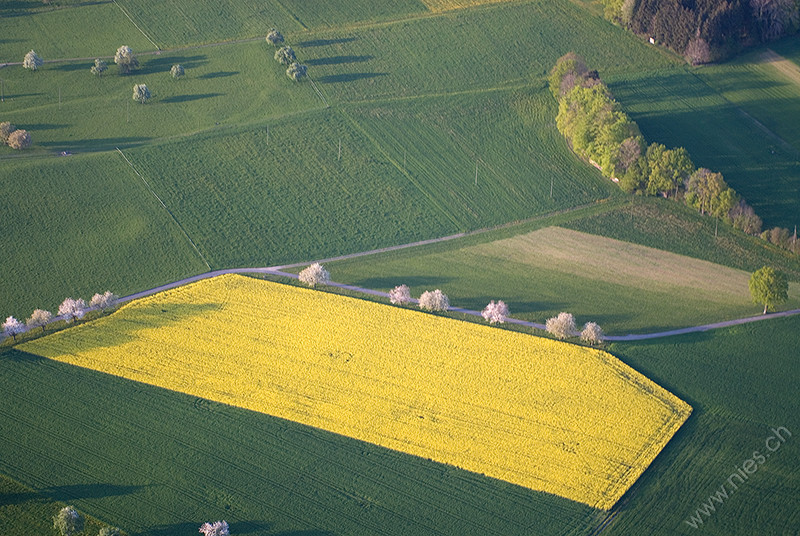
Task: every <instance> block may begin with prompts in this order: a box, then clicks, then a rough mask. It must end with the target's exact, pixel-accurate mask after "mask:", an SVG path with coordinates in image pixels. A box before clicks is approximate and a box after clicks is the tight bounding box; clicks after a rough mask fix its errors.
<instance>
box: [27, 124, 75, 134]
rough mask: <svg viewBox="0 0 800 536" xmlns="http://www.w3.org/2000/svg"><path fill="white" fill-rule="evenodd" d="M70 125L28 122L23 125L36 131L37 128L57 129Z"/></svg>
mask: <svg viewBox="0 0 800 536" xmlns="http://www.w3.org/2000/svg"><path fill="white" fill-rule="evenodd" d="M69 126H71V125H56V124H55V123H29V124H27V125H25V128H26V129H27V130H30V131H33V132H37V131H39V130H57V129H59V128H66V127H69Z"/></svg>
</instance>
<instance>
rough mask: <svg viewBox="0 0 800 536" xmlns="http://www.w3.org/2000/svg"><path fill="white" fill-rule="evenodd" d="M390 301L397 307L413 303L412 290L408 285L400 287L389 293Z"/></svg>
mask: <svg viewBox="0 0 800 536" xmlns="http://www.w3.org/2000/svg"><path fill="white" fill-rule="evenodd" d="M389 301H390V302H392V303H394V304H395V305H403V304H404V303H409V302H410V301H411V289H409V288H408V285H398V286H396V287H394V288H393V289H392V290H390V291H389Z"/></svg>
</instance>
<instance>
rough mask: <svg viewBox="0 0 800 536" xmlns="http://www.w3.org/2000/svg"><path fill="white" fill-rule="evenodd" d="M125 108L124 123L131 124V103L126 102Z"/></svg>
mask: <svg viewBox="0 0 800 536" xmlns="http://www.w3.org/2000/svg"><path fill="white" fill-rule="evenodd" d="M126 103H127V106H126V107H125V122H126V123H130V122H131V101H126Z"/></svg>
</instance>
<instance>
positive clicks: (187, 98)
mask: <svg viewBox="0 0 800 536" xmlns="http://www.w3.org/2000/svg"><path fill="white" fill-rule="evenodd" d="M223 95H225V94H224V93H200V94H196V95H176V96H174V97H167V98H165V99H161V102H165V103H167V104H171V103H175V102H191V101H196V100H203V99H210V98H213V97H221V96H223Z"/></svg>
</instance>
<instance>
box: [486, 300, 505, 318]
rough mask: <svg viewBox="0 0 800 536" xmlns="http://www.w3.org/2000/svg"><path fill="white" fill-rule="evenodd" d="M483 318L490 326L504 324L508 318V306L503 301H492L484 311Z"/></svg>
mask: <svg viewBox="0 0 800 536" xmlns="http://www.w3.org/2000/svg"><path fill="white" fill-rule="evenodd" d="M481 316H482V317H483V318H484V320H486V321H488V322H489V323H490V324H494V323H495V322H498V323H500V324H502V323H503V322H505V321H506V318H508V305H506V304H505V302H504V301H503V300H500V301H498V302H495V301H494V300H492V301H490V302H489V304H488V305H487V306H486V307H485V308H484V309H483V312H482V313H481Z"/></svg>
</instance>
